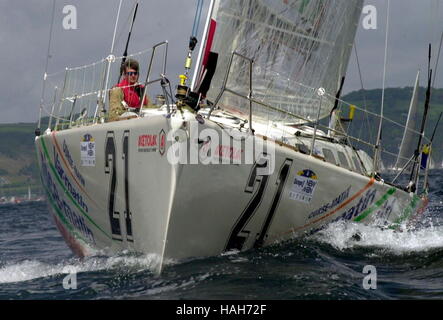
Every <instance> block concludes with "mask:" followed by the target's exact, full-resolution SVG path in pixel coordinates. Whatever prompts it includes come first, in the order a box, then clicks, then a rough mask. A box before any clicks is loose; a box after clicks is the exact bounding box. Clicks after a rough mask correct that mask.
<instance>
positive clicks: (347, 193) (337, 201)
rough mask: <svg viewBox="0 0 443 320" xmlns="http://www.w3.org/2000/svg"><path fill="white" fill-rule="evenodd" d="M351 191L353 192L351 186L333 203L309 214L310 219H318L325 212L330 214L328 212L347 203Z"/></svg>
mask: <svg viewBox="0 0 443 320" xmlns="http://www.w3.org/2000/svg"><path fill="white" fill-rule="evenodd" d="M350 191H351V186H349V187H348V188H347V189H346V190H345V191H343V192H342V193H341V194H340V195H339V196H338V197H337V198H335V199H334V200H332V201H331V202H329V203H327V204H325V205H324V206H322V207H320V208H318V209H317V210H315V211H312V212H311V213H310V214H309V217H308V219H312V218H314V217H317V216H319V215H321V214H323V213H325V212H328V211H330V210H332V209H334V208H335V207H337V206H338V205H340V204H341V203H343V201H345V200H346V199H347V198H348V197H349V192H350Z"/></svg>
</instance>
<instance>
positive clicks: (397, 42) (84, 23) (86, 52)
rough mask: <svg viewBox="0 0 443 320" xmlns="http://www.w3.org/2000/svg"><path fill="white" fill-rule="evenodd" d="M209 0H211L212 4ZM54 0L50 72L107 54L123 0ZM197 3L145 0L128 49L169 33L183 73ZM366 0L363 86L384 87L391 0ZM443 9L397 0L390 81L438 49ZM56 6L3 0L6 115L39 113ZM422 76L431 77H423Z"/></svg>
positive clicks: (433, 3)
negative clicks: (73, 23)
mask: <svg viewBox="0 0 443 320" xmlns="http://www.w3.org/2000/svg"><path fill="white" fill-rule="evenodd" d="M208 2H209V1H205V3H206V5H205V6H206V7H207V4H208ZM56 3H57V5H56V15H55V22H54V32H53V38H52V40H53V42H52V49H51V54H52V58H51V59H50V63H49V70H48V71H49V73H53V72H56V71H59V70H63V68H64V67H65V66H79V65H83V64H88V63H91V62H94V61H97V60H99V59H101V58H103V57H105V56H107V55H108V54H109V51H110V48H111V42H112V33H113V30H114V23H115V18H116V13H117V8H118V3H119V1H118V0H89V1H80V0H57V2H56ZM133 3H134V1H128V0H126V1H124V2H123V7H122V12H121V18H120V21H119V32H118V37H117V40H118V41H117V42H116V50H115V53H116V54H117V55H121V54H122V52H123V49H124V44H125V42H126V37H127V33H128V31H129V20H128V18H129V17H130V11H131V8H132V5H133ZM195 4H196V1H191V0H149V1H148V0H144V1H143V0H142V1H141V4H140V8H139V12H138V17H137V21H136V23H135V29H134V33H133V38H132V42H131V44H130V51H131V52H137V51H140V50H143V49H147V48H149V47H151V46H152V45H153V44H155V43H157V42H160V41H163V40H168V41H169V59H168V60H169V63H168V74H169V78H170V80H171V81H172V82H173V83H174V84H176V83H177V76H178V74H179V73H181V72H183V63H184V58H185V56H186V53H187V45H188V39H189V35H190V33H191V30H192V25H193V19H194V13H195ZM365 4H372V5H375V6H376V8H377V9H378V29H377V30H375V31H373V30H364V29H363V28H362V26H361V24H360V27H359V31H358V33H357V40H356V43H357V46H358V47H357V48H358V53H359V59H360V64H361V69H362V77H363V81H364V85H365V88H367V89H370V88H379V87H381V85H382V73H383V57H384V39H385V18H386V1H385V0H368V1H366V3H365ZM65 5H74V6H75V7H76V8H77V14H78V21H77V22H78V29H77V30H64V29H63V26H62V21H63V18H64V15H63V13H62V9H63V7H64V6H65ZM442 9H443V0H421V1H416V0H391V15H390V19H391V21H390V26H391V27H390V29H391V32H390V35H389V47H388V48H389V51H388V58H389V60H388V64H387V77H386V84H387V86H410V85H412V83H413V81H414V79H415V74H416V71H417V69H418V68H421V69H422V71H425V70H426V65H427V62H426V56H427V53H426V52H427V43H429V41H431V40H432V42H433V43H434V46H435V51H436V50H437V46H438V42H439V38H440V35H441V31H442V28H443V27H442V26H441V24H440V22H441V17H442V16H443V15H442ZM51 10H52V0H26V1H24V0H21V1H20V0H18V1H11V0H10V1H1V3H0V48H1V49H0V50H1V51H0V68H1V70H2V73H1V74H2V77H1V78H0V97H1V99H0V114H1V116H0V122H3V123H4V122H19V121H21V122H33V121H36V120H37V117H38V106H39V102H40V95H41V90H42V77H43V73H44V67H45V61H46V51H47V47H48V35H49V27H50V22H51ZM204 12H206V8H205V10H204ZM202 19H204V17H203V18H202ZM203 24H204V23H203V22H202V23H201V26H200V29H201V30H202V29H203ZM201 30H200V31H201ZM435 54H436V52H435V53H434V57H435ZM434 61H435V60H434ZM441 63H443V58H442V61H441ZM142 65H145V64H142ZM424 74H425V72H422V75H424ZM440 74H441V72H439V73H438V76H437V86H438V87H442V86H443V77H442V76H441V75H440ZM422 83H425V81H424V79H422ZM358 89H360V80H359V75H358V71H357V66H356V62H355V56H353V57H352V58H351V62H350V65H349V68H348V75H347V82H346V86H345V90H344V91H345V92H349V91H351V90H358Z"/></svg>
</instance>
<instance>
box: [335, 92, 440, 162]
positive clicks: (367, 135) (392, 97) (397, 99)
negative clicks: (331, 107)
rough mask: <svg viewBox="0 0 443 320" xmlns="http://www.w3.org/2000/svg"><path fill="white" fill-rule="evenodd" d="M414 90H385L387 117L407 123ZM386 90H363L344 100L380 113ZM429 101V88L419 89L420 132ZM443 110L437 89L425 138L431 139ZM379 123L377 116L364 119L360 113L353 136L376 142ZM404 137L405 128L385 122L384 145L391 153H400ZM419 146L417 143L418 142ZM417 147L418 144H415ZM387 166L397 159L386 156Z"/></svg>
mask: <svg viewBox="0 0 443 320" xmlns="http://www.w3.org/2000/svg"><path fill="white" fill-rule="evenodd" d="M412 92H413V88H412V87H405V88H388V89H386V90H385V102H384V116H385V117H387V118H388V119H391V120H394V121H396V122H398V123H400V124H402V125H405V124H406V120H407V117H408V111H409V105H410V100H411V97H412ZM381 97H382V90H381V89H374V90H365V91H363V90H360V91H354V92H351V93H349V94H347V95H345V96H344V97H342V99H343V100H344V101H347V102H349V103H351V104H355V105H356V106H358V107H360V108H364V107H365V105H366V108H367V110H368V111H371V112H374V113H380V108H381ZM425 98H426V88H420V90H419V102H418V104H419V117H418V121H417V126H416V130H417V131H419V130H420V125H421V121H422V116H423V110H424V104H425ZM442 111H443V89H434V90H433V91H432V96H431V104H430V111H429V118H428V121H427V124H426V130H425V135H426V136H427V137H429V138H430V136H431V135H432V132H433V130H434V127H435V124H436V122H437V120H438V116H439V114H440V112H442ZM378 126H379V122H378V119H376V118H375V117H369V119H367V118H364V117H363V114H362V112H358V111H357V112H356V115H355V120H354V121H353V124H352V126H351V132H352V134H353V135H357V136H361V137H362V138H363V139H369V140H371V141H372V142H374V141H375V137H376V134H377V130H378ZM402 137H403V128H401V127H399V126H396V125H395V124H392V123H390V122H388V121H384V123H383V128H382V145H383V148H385V149H387V150H388V151H390V152H392V153H395V154H397V153H398V149H399V147H400V143H401V139H402ZM415 143H416V142H415ZM414 146H415V144H414ZM442 146H443V119H442V122H441V123H440V125H439V127H438V129H437V132H436V135H435V138H434V142H433V155H432V158H433V160H434V161H435V162H436V163H441V160H442V158H443V150H442ZM383 160H384V162H385V164H387V165H389V164H392V161H394V160H393V157H392V156H386V155H385V157H384V158H383Z"/></svg>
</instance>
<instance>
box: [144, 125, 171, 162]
mask: <svg viewBox="0 0 443 320" xmlns="http://www.w3.org/2000/svg"><path fill="white" fill-rule="evenodd" d="M137 146H138V152H157V150H158V152H159V153H160V155H161V156H163V155H164V154H165V152H166V132H165V130H163V129H162V130H161V131H160V132H159V134H142V135H140V136H138V144H137Z"/></svg>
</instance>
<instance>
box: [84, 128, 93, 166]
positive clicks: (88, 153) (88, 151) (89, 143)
mask: <svg viewBox="0 0 443 320" xmlns="http://www.w3.org/2000/svg"><path fill="white" fill-rule="evenodd" d="M80 158H81V161H80V164H81V166H83V167H95V140H94V138H93V137H92V136H91V135H90V134H89V133H88V134H85V135H84V136H83V138H82V140H81V142H80Z"/></svg>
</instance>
